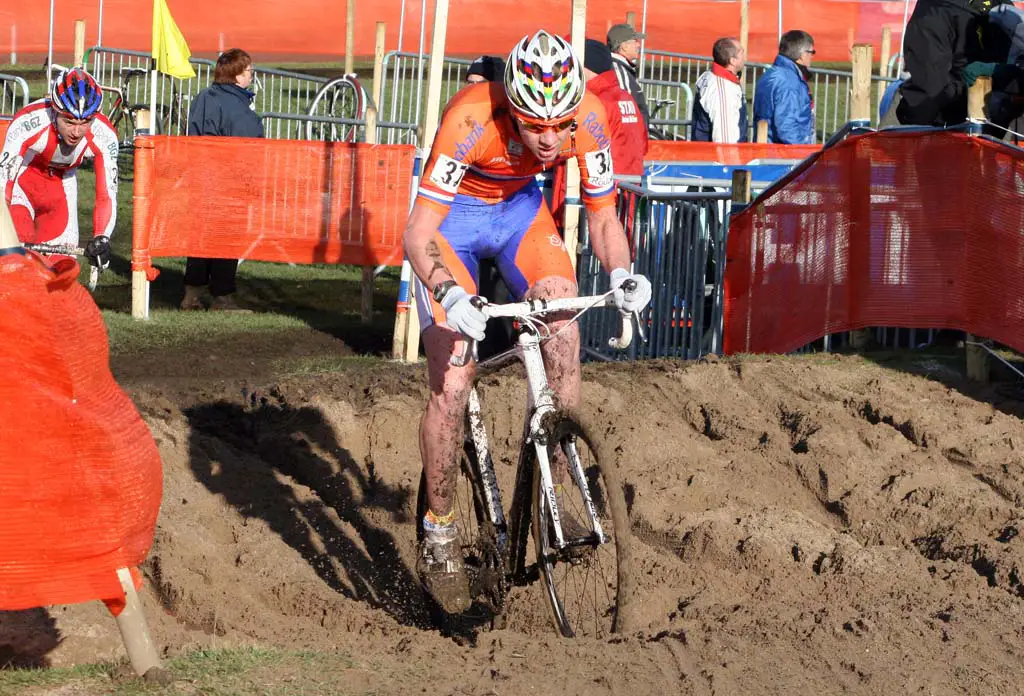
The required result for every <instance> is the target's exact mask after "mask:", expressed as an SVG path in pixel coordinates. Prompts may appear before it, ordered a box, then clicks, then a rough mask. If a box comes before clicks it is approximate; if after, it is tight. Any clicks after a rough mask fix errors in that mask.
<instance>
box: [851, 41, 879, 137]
mask: <svg viewBox="0 0 1024 696" xmlns="http://www.w3.org/2000/svg"><path fill="white" fill-rule="evenodd" d="M873 48H874V47H873V46H872V45H871V44H857V45H855V46H854V47H853V56H852V61H853V77H852V79H851V80H850V120H851V121H869V122H870V121H871V68H872V65H871V52H872V49H873Z"/></svg>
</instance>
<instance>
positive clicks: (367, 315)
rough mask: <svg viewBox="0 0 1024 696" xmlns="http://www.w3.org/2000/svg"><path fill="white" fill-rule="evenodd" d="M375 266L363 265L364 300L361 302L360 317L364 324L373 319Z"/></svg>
mask: <svg viewBox="0 0 1024 696" xmlns="http://www.w3.org/2000/svg"><path fill="white" fill-rule="evenodd" d="M373 281H374V275H373V266H363V288H362V290H363V291H362V298H361V299H362V301H361V302H360V303H359V309H360V312H359V318H360V320H361V321H362V322H363V323H364V324H369V323H370V322H371V321H373Z"/></svg>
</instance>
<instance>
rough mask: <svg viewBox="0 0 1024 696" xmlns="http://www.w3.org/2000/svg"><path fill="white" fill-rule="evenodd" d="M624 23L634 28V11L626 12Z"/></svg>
mask: <svg viewBox="0 0 1024 696" xmlns="http://www.w3.org/2000/svg"><path fill="white" fill-rule="evenodd" d="M626 24H628V25H629V26H631V27H632V28H634V29H636V12H627V13H626Z"/></svg>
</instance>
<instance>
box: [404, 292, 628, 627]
mask: <svg viewBox="0 0 1024 696" xmlns="http://www.w3.org/2000/svg"><path fill="white" fill-rule="evenodd" d="M630 282H632V281H627V283H630ZM624 287H625V286H624ZM611 295H612V291H609V292H608V293H605V294H604V295H595V296H589V297H577V298H568V299H556V300H547V301H545V300H528V301H525V302H518V303H514V304H504V305H492V304H487V303H486V301H485V300H483V299H482V298H475V299H474V302H476V303H477V306H478V307H480V308H481V310H482V311H483V312H484V314H485V315H486V316H487V317H488V318H489V319H493V318H497V317H510V318H512V319H514V320H515V321H516V327H517V331H518V345H517V346H516V347H514V348H512V349H510V350H508V351H505V352H504V353H501V354H499V355H496V356H494V357H493V358H490V359H488V360H485V361H483V362H481V363H479V364H478V365H477V374H476V378H477V380H479V379H481V378H483V377H485V376H487V375H488V374H491V373H493V372H495V371H497V370H499V369H501V368H502V367H505V366H506V365H508V364H511V363H512V362H515V361H517V360H519V361H521V362H522V363H523V364H524V366H525V368H526V378H527V385H528V388H527V412H526V418H525V422H524V426H523V441H522V443H521V446H520V451H519V460H518V467H517V469H516V478H515V487H514V490H513V496H512V505H511V507H510V509H509V515H508V517H507V518H506V516H505V513H504V508H503V505H502V499H501V490H500V488H499V486H498V479H497V475H496V472H495V469H494V462H493V460H492V458H491V451H490V447H489V444H488V438H487V430H486V428H485V426H484V421H483V413H482V409H481V404H480V397H479V394H478V393H477V390H476V387H473V389H472V390H471V391H470V397H469V405H468V408H467V412H466V434H467V435H466V441H465V443H464V446H463V452H462V456H461V458H460V463H459V474H458V480H457V481H456V485H455V487H454V488H455V495H454V499H453V506H454V507H453V509H454V510H455V511H456V523H457V525H458V529H459V535H460V544H461V546H462V551H463V559H464V564H465V567H466V571H467V573H468V575H469V578H470V587H471V589H472V594H473V602H474V603H473V607H471V608H470V610H469V612H468V613H467V616H466V617H464V618H466V619H467V620H471V621H472V620H476V621H480V622H482V621H486V619H487V618H490V620H491V625H492V627H494V628H501V627H503V626H504V625H505V621H506V615H505V610H506V608H507V606H506V600H507V598H508V596H509V592H510V591H511V589H512V587H513V586H525V585H528V584H531V583H532V582H533V581H534V580H536V579H537V578H539V579H540V580H541V582H542V584H543V587H544V591H545V594H546V596H547V599H548V604H549V607H550V609H551V615H552V618H553V619H554V623H555V627H556V629H557V630H558V632H559V633H560V634H561V635H562V636H565V637H573V636H577V635H584V636H590V637H596V638H603V637H605V636H607V635H608V634H610V633H613V632H616V631H617V630H621V629H622V628H623V613H624V609H625V607H626V604H627V602H628V600H629V597H630V591H629V587H628V584H629V575H628V570H629V549H630V545H629V517H628V511H627V508H626V501H625V494H624V491H623V488H622V485H621V483H620V481H619V478H618V474H617V472H616V469H615V465H614V460H613V459H612V456H613V452H614V450H613V449H611V448H609V447H608V446H606V445H605V443H603V442H601V441H600V440H599V439H598V438H597V437H596V431H595V430H594V429H593V428H592V427H591V426H590V425H589V424H588V422H587V419H585V418H583V417H581V416H580V415H579V414H571V413H568V412H565V411H562V410H559V409H558V408H557V407H556V405H555V402H554V392H553V390H552V389H551V388H550V386H549V385H548V379H547V373H546V372H545V368H544V361H543V358H542V355H541V349H540V346H541V343H542V342H543V341H545V340H549V339H551V338H554V336H555V335H557V333H556V334H552V333H551V330H550V329H549V327H548V326H547V324H546V323H545V322H544V321H543V317H544V316H545V315H547V314H549V313H552V312H570V311H575V312H577V313H576V314H575V316H573V317H572V319H571V320H570V321H569V322H567V323H566V324H565V326H564V327H563V328H562V329H560V331H562V330H565V328H567V327H568V326H570V325H571V324H572V323H574V322H576V321H577V320H578V319H579V317H580V316H582V315H583V313H584V312H586V311H587V310H589V309H592V308H593V307H596V306H606V307H608V306H612V307H613V306H615V303H614V300H613V299H612V297H611ZM631 321H632V319H631V315H629V314H623V315H622V322H621V332H620V335H619V336H618V337H615V338H612V339H610V340H609V344H610V345H611V346H612V347H614V348H617V349H620V350H624V349H625V348H627V347H628V346H629V344H630V342H631V341H632V332H633V326H632V323H631ZM474 348H475V346H474V345H473V343H472V342H469V341H467V343H466V348H465V352H464V353H463V354H462V355H456V356H453V357H452V359H451V361H452V364H453V365H456V366H461V365H464V364H466V362H467V360H468V359H469V357H470V351H473V350H474ZM559 454H560V455H561V457H564V458H565V460H566V462H567V465H568V466H567V468H568V472H567V473H568V475H567V476H565V481H564V482H563V485H562V488H563V493H562V495H561V496H559V495H558V494H557V493H556V488H555V484H554V480H553V472H552V462H553V460H556V459H559V458H560V457H559V456H558V455H559ZM426 487H427V485H426V474H425V473H424V474H422V475H421V477H420V486H419V493H418V495H417V520H418V522H417V537H418V540H420V541H422V539H423V526H422V521H423V516H424V514H425V513H426V507H427V500H426ZM566 513H569V515H571V518H572V519H574V520H576V521H577V523H576V524H575V525H571V524H570V525H567V526H569V527H572V526H575V527H577V531H576V533H575V534H572V535H568V536H567V534H566V527H563V524H562V521H563V520H565V519H567V518H566ZM580 523H582V524H580ZM530 530H532V535H533V545H534V553H533V563H532V564H528V563H527V561H528V556H527V551H528V548H527V547H528V544H527V534H528V531H530ZM570 531H571V530H570ZM575 571H579V575H582V578H581V579H578V578H577V577H576V576H575V575H574V576H573V578H572V579H570V577H569V576H570V574H573V573H574V572H575ZM588 580H593V586H592V587H590V586H587V587H582V589H581V585H583V584H584V583H587V581H588ZM574 589H575V590H580V591H579V592H578V593H577V595H576V596H575V597H569V592H570V591H571V590H574ZM567 600H569V601H567ZM591 600H592V601H593V606H584V604H585V603H587V604H589V603H590V601H591ZM434 614H435V619H439V621H440V623H442V624H445V623H448V622H449V621H450V620H451V621H455V622H457V621H458V620H460V617H449V616H447V615H446V614H444V612H443V611H442V610H441V609H440V608H439V607H436V606H435V607H434ZM442 627H443V626H442Z"/></svg>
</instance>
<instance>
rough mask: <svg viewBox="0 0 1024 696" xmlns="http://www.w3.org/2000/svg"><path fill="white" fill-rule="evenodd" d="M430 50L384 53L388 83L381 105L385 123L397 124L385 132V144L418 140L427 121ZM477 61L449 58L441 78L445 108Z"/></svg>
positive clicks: (383, 135)
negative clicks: (427, 51)
mask: <svg viewBox="0 0 1024 696" xmlns="http://www.w3.org/2000/svg"><path fill="white" fill-rule="evenodd" d="M429 62H430V55H429V54H427V53H410V52H406V51H391V52H389V53H386V54H384V69H383V74H384V85H383V88H382V90H381V92H380V95H381V99H380V101H381V103H380V104H379V105H378V107H377V112H378V116H379V117H380V119H381V121H382V122H386V123H389V124H393V127H392V128H388V129H386V131H385V132H383V133H382V134H381V138H382V139H381V141H380V142H381V143H388V144H394V143H413V144H415V143H416V142H417V133H416V131H417V129H418V128H419V126H420V125H421V124H422V123H423V120H424V118H423V117H424V113H423V111H424V104H425V102H426V96H427V93H426V90H427V64H428V63H429ZM472 62H473V61H471V60H465V59H462V58H447V57H446V58H445V59H444V62H443V63H442V65H443V69H444V72H443V76H442V80H441V108H442V109H443V108H444V105H445V104H447V103H448V100H449V99H451V98H452V96H453V95H454V94H455V93H456V92H458V91H459V90H460V89H461V88H462V86H463V84H464V80H465V75H466V69H467V68H468V67H469V66H470V65H471V64H472Z"/></svg>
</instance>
